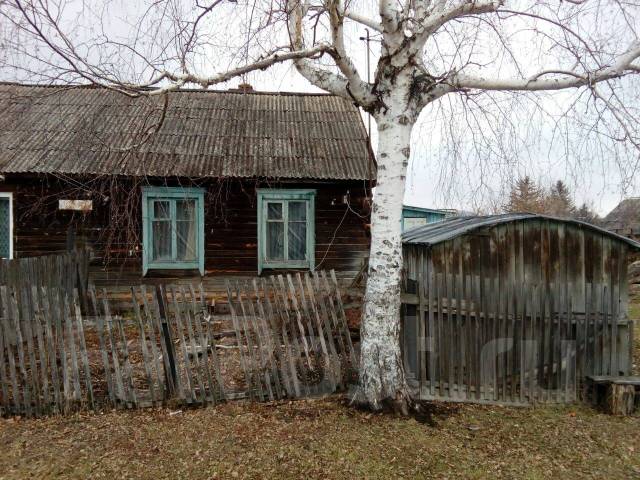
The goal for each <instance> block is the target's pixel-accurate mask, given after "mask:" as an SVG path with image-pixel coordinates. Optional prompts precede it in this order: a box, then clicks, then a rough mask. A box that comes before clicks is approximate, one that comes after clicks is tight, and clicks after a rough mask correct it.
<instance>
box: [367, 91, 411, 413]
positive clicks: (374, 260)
mask: <svg viewBox="0 0 640 480" xmlns="http://www.w3.org/2000/svg"><path fill="white" fill-rule="evenodd" d="M394 96H395V94H394ZM393 100H394V99H390V101H393ZM398 103H401V104H403V105H402V106H403V107H405V108H398V107H396V108H390V109H389V110H387V111H386V112H384V113H382V112H380V113H379V114H378V115H376V121H377V124H378V176H377V183H376V193H375V198H374V203H373V209H372V214H371V254H370V257H369V276H368V280H367V288H366V292H365V300H364V309H363V310H364V311H363V321H362V327H361V353H360V392H359V395H360V397H359V398H358V401H359V402H360V403H364V404H366V405H368V406H369V407H370V408H373V409H380V408H382V407H383V405H385V404H389V405H391V406H393V407H394V408H400V409H401V410H402V411H403V413H406V406H407V399H408V394H407V389H406V382H405V377H404V369H403V365H402V356H401V351H400V277H401V270H402V238H401V237H402V232H401V217H402V202H403V198H404V189H405V179H406V171H407V164H408V160H409V148H410V139H411V130H412V128H413V124H414V122H415V117H416V116H417V115H415V114H408V112H407V109H406V100H405V101H403V102H398Z"/></svg>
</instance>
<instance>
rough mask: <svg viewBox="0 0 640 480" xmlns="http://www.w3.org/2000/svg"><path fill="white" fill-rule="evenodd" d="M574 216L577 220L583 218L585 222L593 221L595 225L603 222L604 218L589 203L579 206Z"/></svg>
mask: <svg viewBox="0 0 640 480" xmlns="http://www.w3.org/2000/svg"><path fill="white" fill-rule="evenodd" d="M573 218H575V219H576V220H582V221H583V222H588V223H593V224H594V225H598V224H600V223H601V221H602V219H601V218H600V217H599V216H598V214H597V213H596V212H594V211H593V210H591V208H589V205H587V204H586V203H583V204H582V205H580V207H579V208H577V209H576V211H575V214H574V215H573Z"/></svg>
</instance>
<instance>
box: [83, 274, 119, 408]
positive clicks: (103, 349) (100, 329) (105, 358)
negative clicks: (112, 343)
mask: <svg viewBox="0 0 640 480" xmlns="http://www.w3.org/2000/svg"><path fill="white" fill-rule="evenodd" d="M88 296H89V301H90V304H91V307H92V309H93V315H94V317H93V318H94V320H95V323H96V335H97V337H98V345H99V346H100V356H101V358H102V366H103V368H104V376H105V381H106V383H107V394H108V396H109V401H110V402H111V405H113V406H115V405H116V397H115V395H116V393H115V389H114V385H113V378H112V376H111V365H110V363H109V354H108V352H107V346H106V343H105V339H104V323H105V322H104V315H102V314H101V313H100V310H99V308H98V300H97V298H96V291H95V287H94V286H93V285H91V286H90V287H89V289H88Z"/></svg>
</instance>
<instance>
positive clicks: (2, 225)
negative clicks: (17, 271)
mask: <svg viewBox="0 0 640 480" xmlns="http://www.w3.org/2000/svg"><path fill="white" fill-rule="evenodd" d="M10 254H11V205H10V202H9V199H8V198H0V257H2V258H9V256H10Z"/></svg>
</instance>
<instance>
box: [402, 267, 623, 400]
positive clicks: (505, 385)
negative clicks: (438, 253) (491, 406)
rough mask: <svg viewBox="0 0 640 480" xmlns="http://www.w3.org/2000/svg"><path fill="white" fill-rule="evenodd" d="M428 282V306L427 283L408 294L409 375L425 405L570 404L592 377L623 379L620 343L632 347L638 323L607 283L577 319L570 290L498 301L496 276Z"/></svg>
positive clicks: (548, 288) (588, 296) (534, 289)
mask: <svg viewBox="0 0 640 480" xmlns="http://www.w3.org/2000/svg"><path fill="white" fill-rule="evenodd" d="M425 277H428V279H429V285H431V288H429V289H428V295H427V297H426V298H425V299H422V298H421V297H422V296H423V295H422V292H423V291H424V290H423V289H424V286H423V284H421V282H409V283H408V284H407V286H406V288H405V290H406V292H407V293H406V294H405V295H404V296H403V304H404V307H403V329H404V339H403V345H404V349H405V353H404V358H405V364H406V370H407V374H408V377H409V381H410V384H411V385H412V386H413V387H414V388H415V389H416V394H417V395H419V396H420V398H422V399H440V400H449V401H475V402H480V403H492V402H493V403H495V402H497V403H510V404H527V403H531V402H562V403H564V402H571V401H574V400H576V399H577V398H578V397H579V396H580V395H581V393H582V392H583V389H584V379H585V378H586V377H587V376H589V375H613V374H617V372H618V370H619V369H620V368H622V367H621V364H622V363H628V362H623V361H621V360H620V353H619V352H618V351H616V347H615V346H614V345H618V344H620V343H623V344H624V345H627V344H628V340H627V339H625V338H623V337H624V335H627V334H628V332H629V330H630V328H632V324H631V322H630V321H629V320H628V319H627V318H626V317H621V316H620V315H619V312H618V310H617V306H616V305H615V303H616V302H615V299H616V298H617V292H614V293H613V294H612V293H611V290H610V288H609V286H608V285H605V284H591V283H588V284H587V286H586V291H585V297H584V299H585V310H584V311H576V310H575V305H574V302H573V297H571V295H569V292H570V291H571V290H572V288H573V285H572V284H571V283H570V282H567V283H565V284H564V287H560V286H559V287H558V288H556V285H554V284H553V283H551V284H548V285H529V284H526V283H524V284H521V285H518V286H513V287H509V286H504V288H505V289H506V290H507V292H505V295H504V297H502V296H501V295H502V294H499V292H500V285H496V280H495V279H492V278H484V279H482V278H481V277H480V276H478V275H476V276H472V275H467V276H464V277H461V276H460V275H459V274H457V273H448V272H447V273H442V274H441V273H438V274H435V275H433V274H431V273H429V272H428V271H427V272H425ZM513 288H518V289H519V293H518V295H515V294H514V293H512V289H513ZM492 292H493V293H492ZM421 332H424V333H421ZM421 335H422V336H421ZM624 351H625V352H626V351H627V347H626V346H625V350H624Z"/></svg>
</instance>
